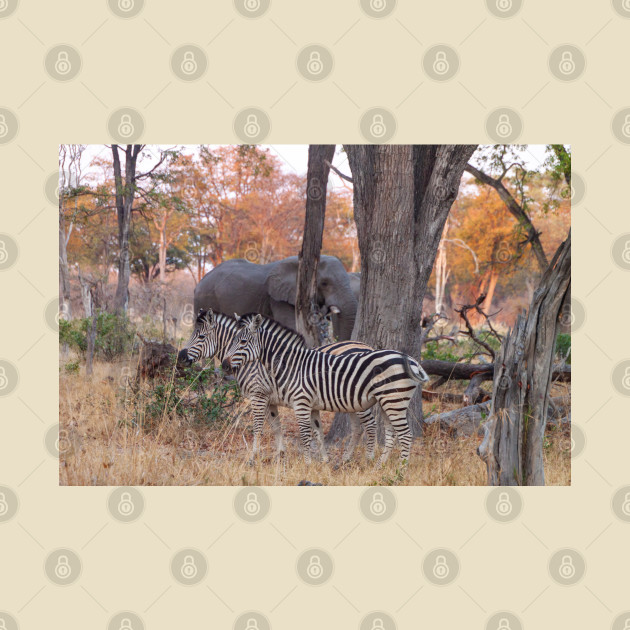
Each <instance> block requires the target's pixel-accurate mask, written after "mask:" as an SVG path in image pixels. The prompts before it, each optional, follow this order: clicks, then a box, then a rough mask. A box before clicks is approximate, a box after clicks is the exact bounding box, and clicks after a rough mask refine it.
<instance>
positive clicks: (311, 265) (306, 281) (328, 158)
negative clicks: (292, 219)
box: [295, 144, 335, 348]
mask: <svg viewBox="0 0 630 630" xmlns="http://www.w3.org/2000/svg"><path fill="white" fill-rule="evenodd" d="M334 155H335V145H334V144H311V145H310V146H309V148H308V170H307V176H306V216H305V218H304V237H303V239H302V249H301V250H300V255H299V262H298V275H297V294H296V298H295V326H296V330H297V331H298V332H299V333H301V334H302V335H304V338H305V339H306V343H307V344H308V345H309V346H310V347H311V348H314V347H316V346H319V345H320V344H321V329H320V326H319V322H320V313H319V307H318V304H317V267H318V265H319V256H320V254H321V251H322V235H323V232H324V218H325V215H326V188H327V185H328V173H329V172H330V166H329V163H330V162H332V159H333V156H334Z"/></svg>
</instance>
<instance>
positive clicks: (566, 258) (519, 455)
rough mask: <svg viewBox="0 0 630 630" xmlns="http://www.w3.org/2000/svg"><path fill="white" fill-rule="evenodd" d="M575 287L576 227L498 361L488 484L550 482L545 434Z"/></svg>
mask: <svg viewBox="0 0 630 630" xmlns="http://www.w3.org/2000/svg"><path fill="white" fill-rule="evenodd" d="M570 288H571V232H569V236H568V237H567V239H566V241H565V242H564V243H563V244H562V245H561V246H560V247H559V248H558V251H557V252H556V254H555V256H554V259H553V260H552V262H551V264H550V265H549V268H548V269H547V271H546V272H545V274H544V275H543V277H542V279H541V282H540V285H539V287H538V289H537V290H536V292H535V293H534V299H533V301H532V303H531V305H530V307H529V313H528V314H527V316H526V317H524V316H523V315H519V317H518V318H517V320H516V324H515V326H514V329H513V330H512V331H511V332H510V334H509V335H508V336H507V337H506V339H505V341H504V342H503V345H502V347H501V353H500V356H499V358H498V360H497V363H496V366H497V367H496V369H495V374H494V384H493V396H492V407H491V412H490V419H489V420H488V422H487V423H486V424H485V425H484V429H485V438H484V441H483V443H482V444H481V445H480V447H479V449H478V452H479V455H480V456H481V458H482V459H483V460H484V461H485V462H486V466H487V469H488V485H492V486H497V485H501V486H511V485H526V486H542V485H544V484H545V471H544V466H543V439H544V431H545V425H546V422H547V407H548V404H549V388H550V385H551V376H552V371H553V357H554V348H555V342H556V335H557V329H558V325H559V318H560V315H561V312H562V304H563V302H564V300H565V299H566V296H567V295H568V294H569V291H570Z"/></svg>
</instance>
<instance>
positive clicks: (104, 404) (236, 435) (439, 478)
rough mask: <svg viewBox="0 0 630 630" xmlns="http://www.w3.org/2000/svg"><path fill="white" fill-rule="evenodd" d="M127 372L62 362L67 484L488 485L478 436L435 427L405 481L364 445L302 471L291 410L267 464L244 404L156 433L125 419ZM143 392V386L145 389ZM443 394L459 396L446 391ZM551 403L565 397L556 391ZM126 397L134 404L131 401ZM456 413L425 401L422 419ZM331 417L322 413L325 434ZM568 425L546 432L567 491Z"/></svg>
mask: <svg viewBox="0 0 630 630" xmlns="http://www.w3.org/2000/svg"><path fill="white" fill-rule="evenodd" d="M121 374H122V375H123V377H125V378H126V376H128V374H129V369H128V368H127V369H126V370H125V369H123V368H122V367H121V366H120V365H116V364H112V363H101V362H97V363H96V364H95V370H94V374H93V376H92V379H91V380H90V381H88V380H86V378H85V376H84V375H83V368H82V367H81V369H80V370H79V371H78V372H74V373H69V372H68V371H67V370H65V369H64V366H63V362H61V363H60V382H59V397H60V410H59V411H60V441H59V448H60V470H59V478H60V483H61V484H62V485H152V486H161V485H297V484H299V483H300V482H301V481H308V482H311V483H321V484H323V485H394V484H395V485H410V486H425V485H432V486H453V485H485V484H486V469H485V464H484V463H483V462H482V461H481V459H480V458H479V457H478V455H477V454H476V449H477V446H478V445H479V443H480V441H481V440H480V438H479V437H477V436H476V435H473V436H471V437H453V436H450V435H448V434H447V433H446V432H444V431H442V430H440V429H439V428H438V427H435V426H431V427H429V428H427V430H426V432H425V435H423V436H422V438H420V439H417V440H415V441H414V443H413V448H412V452H411V457H410V462H409V466H408V469H407V471H406V472H405V474H404V476H402V475H401V474H400V471H399V469H398V453H397V451H396V450H394V453H393V454H392V457H391V458H390V461H389V462H388V463H387V464H386V465H385V466H380V465H379V464H378V463H377V462H368V461H367V459H366V457H365V451H364V448H363V446H361V447H360V448H359V449H358V450H357V452H356V453H355V457H354V459H353V461H352V463H350V464H347V465H345V466H340V465H339V463H340V460H341V452H342V445H336V446H331V447H329V456H330V462H329V463H323V462H321V461H318V457H317V456H316V455H315V456H314V457H313V462H312V463H311V464H309V465H306V464H305V463H304V459H303V456H302V455H301V453H300V451H299V447H298V441H297V433H298V431H297V425H296V423H295V421H294V417H293V412H292V411H290V410H288V409H283V410H281V414H280V415H281V419H282V423H283V427H284V431H285V436H286V442H287V447H288V448H287V453H286V455H285V457H284V458H282V459H280V460H277V459H275V458H273V457H272V455H273V453H274V445H273V438H272V435H271V431H270V429H269V427H268V426H267V427H265V430H264V439H263V456H262V457H261V458H260V459H259V460H258V462H257V463H256V464H254V465H249V464H248V460H249V455H250V452H251V444H252V438H253V436H252V422H251V414H250V413H249V409H248V407H249V405H248V403H247V401H243V402H240V403H237V404H236V406H235V407H234V408H233V409H232V410H231V413H232V417H233V419H232V421H230V422H225V421H224V422H221V421H218V422H215V423H213V424H210V425H208V424H202V423H194V424H193V423H188V422H186V421H182V420H181V419H180V418H179V417H178V416H177V415H175V414H172V415H170V416H165V417H164V418H163V419H162V420H161V421H160V422H159V423H157V425H154V426H152V427H151V428H150V429H147V428H146V427H141V426H138V425H137V424H134V423H133V422H130V421H129V415H130V413H129V409H130V405H131V406H133V404H135V403H137V401H134V400H133V396H134V395H136V394H130V391H129V388H128V386H127V385H126V380H125V378H121ZM145 385H146V384H145ZM445 387H446V389H445V391H458V388H459V389H460V390H462V389H463V385H461V384H455V383H453V384H449V385H447V386H445ZM552 395H554V396H557V395H569V391H568V388H567V387H566V386H556V387H555V388H554V391H553V392H552ZM130 397H131V398H132V400H131V401H130ZM452 408H454V406H453V405H447V404H443V403H441V402H437V403H435V402H432V403H425V409H424V412H425V414H433V413H440V412H442V411H447V410H449V409H452ZM332 419H333V414H332V413H326V412H323V413H322V421H323V424H324V430H325V431H327V430H328V428H329V427H330V424H331V422H332ZM570 442H571V437H570V425H564V426H562V427H558V426H556V425H551V424H550V425H548V429H547V434H546V440H545V475H546V481H547V484H548V485H570V483H571V457H570Z"/></svg>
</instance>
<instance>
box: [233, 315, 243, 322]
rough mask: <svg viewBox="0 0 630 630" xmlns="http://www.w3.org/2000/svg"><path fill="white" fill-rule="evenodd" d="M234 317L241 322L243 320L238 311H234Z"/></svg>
mask: <svg viewBox="0 0 630 630" xmlns="http://www.w3.org/2000/svg"><path fill="white" fill-rule="evenodd" d="M234 319H235V320H236V321H237V322H240V321H241V318H240V317H239V315H238V313H234Z"/></svg>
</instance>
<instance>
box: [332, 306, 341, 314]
mask: <svg viewBox="0 0 630 630" xmlns="http://www.w3.org/2000/svg"><path fill="white" fill-rule="evenodd" d="M330 312H331V313H335V315H336V314H337V313H341V310H340V309H339V308H338V307H337V306H331V307H330Z"/></svg>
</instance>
